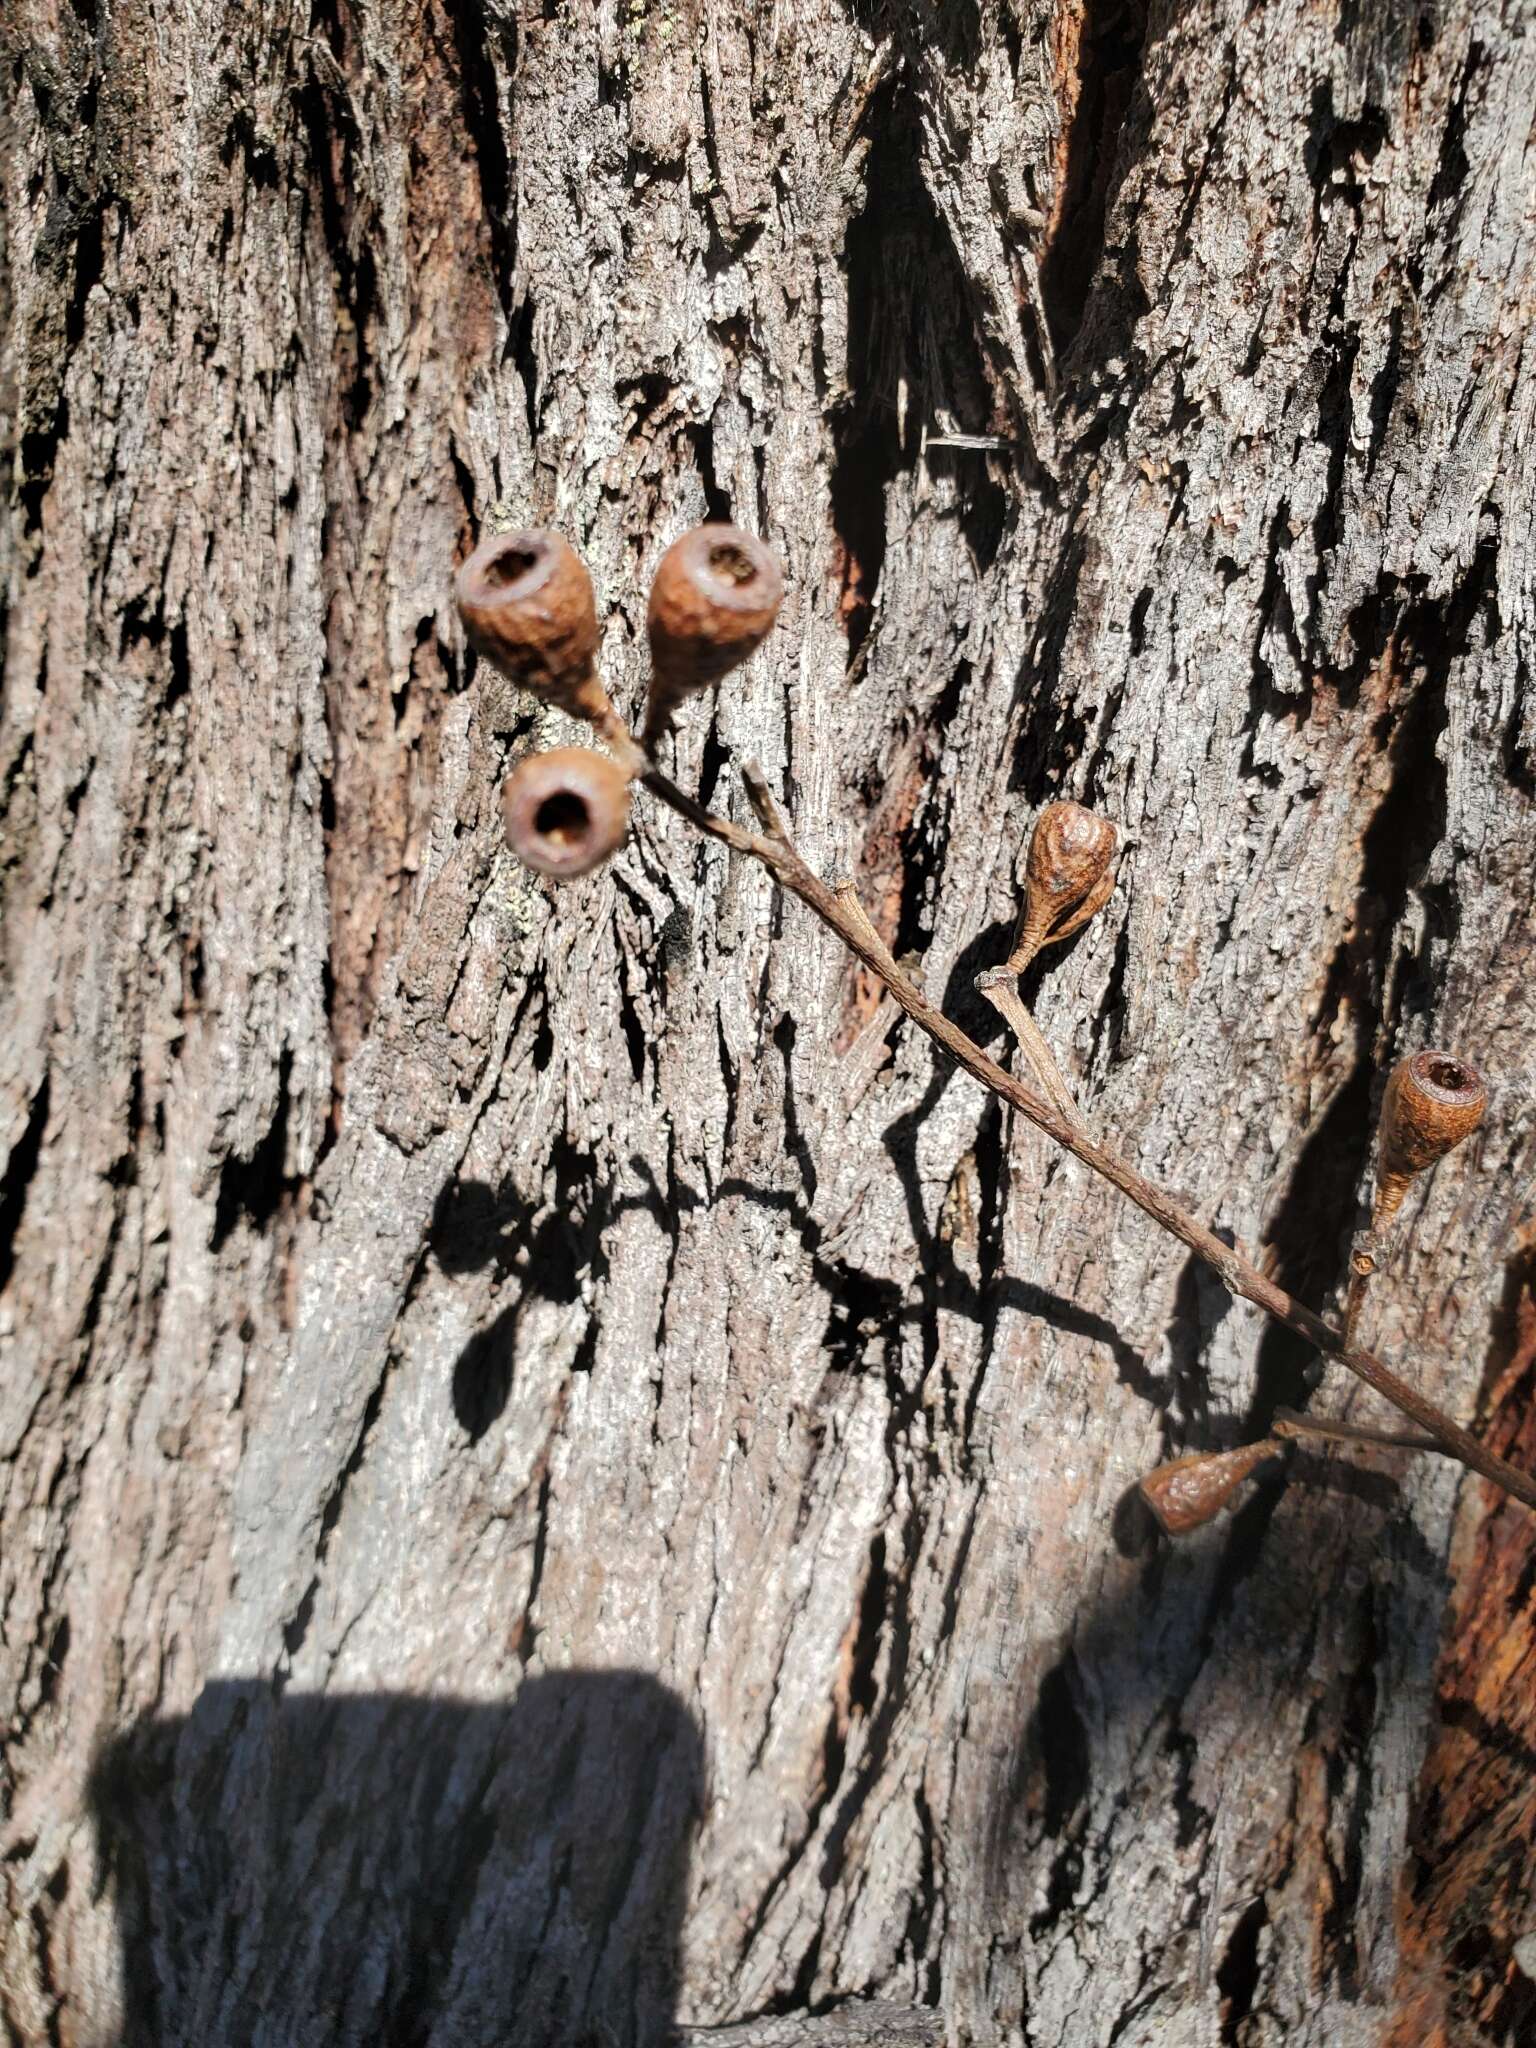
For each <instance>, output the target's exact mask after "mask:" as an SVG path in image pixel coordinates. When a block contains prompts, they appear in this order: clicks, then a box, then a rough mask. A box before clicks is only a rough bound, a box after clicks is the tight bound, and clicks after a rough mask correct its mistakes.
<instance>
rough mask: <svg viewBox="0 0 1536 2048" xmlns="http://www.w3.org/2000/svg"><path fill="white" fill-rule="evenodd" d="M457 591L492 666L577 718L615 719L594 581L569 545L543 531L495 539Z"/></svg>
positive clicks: (475, 640)
mask: <svg viewBox="0 0 1536 2048" xmlns="http://www.w3.org/2000/svg"><path fill="white" fill-rule="evenodd" d="M455 588H456V593H457V596H458V601H459V616H460V617H461V618H462V619H463V621H464V630H465V632H466V633H467V634H468V635H469V638H470V641H471V644H472V645H473V646H474V647H475V648H476V649H477V650H478V652H479V653H481V654H483V655H484V656H485V658H486V660H487V661H492V662H494V663H495V664H496V666H497V667H498V668H499V669H500V670H501V671H502V672H503V674H505V675H508V676H510V677H511V678H512V680H513V682H515V683H521V684H522V686H523V688H524V689H525V690H531V691H532V692H533V694H534V695H535V696H536V697H542V698H543V699H544V700H545V701H546V703H550V704H555V705H558V706H559V708H560V709H561V710H562V711H567V712H569V713H570V715H571V716H572V717H573V718H586V719H591V720H593V721H594V722H601V721H602V720H603V719H605V718H607V717H611V716H612V706H611V705H610V704H609V702H608V696H607V692H606V691H605V690H604V689H603V686H602V684H601V683H600V682H599V681H598V679H597V671H596V669H595V668H594V666H593V662H594V659H595V657H596V654H597V640H598V634H597V613H596V610H595V608H594V605H593V602H592V578H591V577H590V576H589V575H588V574H587V570H586V565H585V563H584V562H583V561H582V559H581V557H580V556H579V555H578V554H577V553H576V550H575V549H574V548H573V547H572V546H571V545H570V543H569V542H568V541H564V540H562V539H561V538H560V536H559V534H558V533H550V532H548V531H546V530H545V529H544V528H543V527H526V528H525V529H524V530H523V531H522V532H521V533H496V534H492V535H491V536H490V537H489V538H488V539H486V540H483V541H481V543H480V545H479V547H477V548H476V549H475V552H474V553H473V554H472V555H471V556H470V558H469V560H468V561H467V562H466V563H465V564H464V566H463V568H462V569H460V571H459V574H458V581H457V584H456V586H455Z"/></svg>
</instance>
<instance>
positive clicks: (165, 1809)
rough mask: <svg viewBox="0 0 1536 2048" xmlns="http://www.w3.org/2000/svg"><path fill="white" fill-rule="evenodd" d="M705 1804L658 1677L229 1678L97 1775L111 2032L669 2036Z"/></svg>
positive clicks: (310, 2038) (686, 1730)
mask: <svg viewBox="0 0 1536 2048" xmlns="http://www.w3.org/2000/svg"><path fill="white" fill-rule="evenodd" d="M703 1792H704V1772H703V1747H702V1742H701V1739H700V1735H699V1730H698V1727H697V1725H696V1723H695V1721H694V1718H693V1716H692V1715H691V1714H690V1713H689V1712H688V1711H687V1709H686V1708H685V1707H684V1706H683V1705H682V1703H681V1702H680V1701H679V1700H678V1699H677V1698H676V1696H675V1695H674V1694H673V1693H672V1692H670V1691H669V1690H668V1689H667V1687H665V1686H663V1685H661V1684H659V1683H658V1682H657V1681H656V1680H655V1679H654V1678H651V1677H649V1676H647V1675H646V1674H645V1673H643V1672H638V1671H603V1672H598V1671H570V1672H563V1673H560V1674H558V1675H555V1676H550V1677H545V1678H534V1679H529V1680H527V1681H525V1682H524V1683H523V1685H522V1686H521V1687H520V1688H519V1689H518V1691H517V1693H516V1694H515V1696H514V1697H513V1698H511V1699H510V1700H507V1701H504V1702H496V1703H492V1704H472V1703H470V1702H466V1701H463V1700H454V1699H446V1700H438V1699H418V1698H410V1697H407V1696H405V1695H403V1694H392V1693H378V1694H368V1695H363V1696H360V1697H359V1696H354V1697H350V1698H348V1697H337V1698H331V1697H327V1696H325V1695H322V1694H294V1693H288V1694H286V1695H284V1696H283V1697H282V1698H281V1699H279V1698H277V1697H275V1696H274V1694H273V1692H272V1690H271V1688H270V1687H269V1686H268V1685H266V1684H264V1683H262V1682H260V1681H255V1680H252V1681H244V1680H230V1681H216V1682H214V1683H213V1684H211V1685H209V1686H207V1687H206V1688H205V1689H204V1691H203V1693H202V1695H201V1697H200V1698H199V1699H198V1701H197V1704H196V1705H195V1706H194V1708H193V1709H192V1712H191V1713H190V1714H188V1715H186V1716H185V1717H182V1718H179V1719H171V1720H161V1721H153V1720H151V1721H146V1722H144V1723H141V1724H140V1725H139V1726H138V1727H137V1728H135V1729H133V1730H132V1731H131V1732H130V1733H128V1734H127V1735H125V1736H123V1737H121V1738H119V1739H118V1740H117V1741H115V1742H113V1743H112V1744H111V1745H110V1746H109V1747H108V1748H107V1749H106V1750H105V1752H104V1754H103V1755H102V1756H101V1757H100V1759H99V1761H98V1764H97V1767H96V1771H95V1774H94V1777H93V1781H92V1804H93V1808H94V1811H95V1814H96V1817H97V1820H98V1824H99V1827H100V1834H101V1842H102V1849H103V1858H104V1864H103V1867H104V1869H105V1870H106V1872H107V1873H108V1876H109V1881H110V1883H111V1885H112V1887H113V1890H114V1892H115V1901H116V1906H117V1912H118V1923H119V1930H120V1937H121V1942H122V1952H123V1967H124V1979H125V1997H126V2026H125V2030H124V2032H123V2034H122V2036H121V2042H120V2048H183V2044H185V2048H193V2044H197V2048H206V2044H217V2048H246V2044H249V2048H298V2044H304V2048H310V2044H315V2048H318V2044H320V2043H322V2042H341V2041H360V2040H374V2041H380V2042H388V2043H390V2044H391V2048H418V2044H419V2048H426V2044H427V2043H428V2042H443V2041H448V2040H454V2041H459V2040H477V2041H490V2040H500V2041H507V2042H512V2041H516V2042H517V2043H518V2048H557V2044H558V2048H599V2044H601V2048H660V2044H662V2043H664V2042H666V2041H667V2040H669V2039H670V2038H671V2035H672V2025H673V2018H674V1989H675V1982H676V1976H677V1958H678V1941H679V1934H680V1928H681V1919H682V1912H683V1904H684V1898H685V1894H686V1886H687V1871H688V1857H689V1853H690V1847H691V1843H692V1837H693V1833H694V1829H695V1827H696V1825H697V1821H698V1817H699V1814H700V1812H701V1809H702V1802H703Z"/></svg>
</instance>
